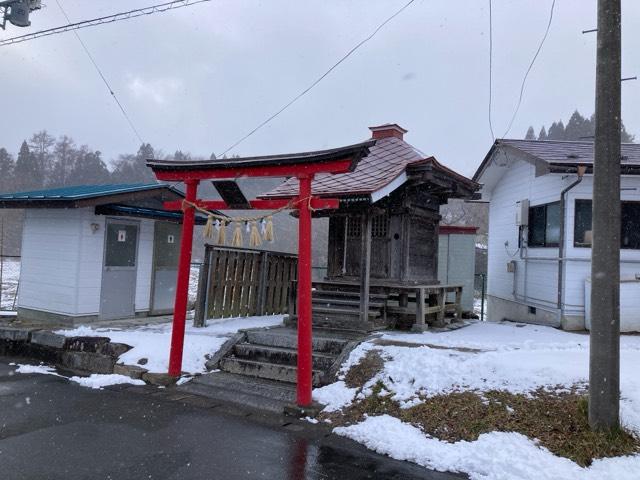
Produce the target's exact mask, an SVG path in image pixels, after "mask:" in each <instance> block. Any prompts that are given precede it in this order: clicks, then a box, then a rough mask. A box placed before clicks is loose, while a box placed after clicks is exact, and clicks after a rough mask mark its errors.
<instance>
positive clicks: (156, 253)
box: [151, 222, 181, 314]
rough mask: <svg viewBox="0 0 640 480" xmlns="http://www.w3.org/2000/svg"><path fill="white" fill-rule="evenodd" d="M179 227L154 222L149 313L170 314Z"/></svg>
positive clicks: (176, 269) (174, 294)
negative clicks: (151, 292)
mask: <svg viewBox="0 0 640 480" xmlns="http://www.w3.org/2000/svg"><path fill="white" fill-rule="evenodd" d="M180 233H181V228H180V225H178V224H175V223H169V222H156V228H155V233H154V236H153V237H154V238H153V283H152V285H153V294H152V295H151V312H152V313H155V314H164V313H171V312H172V311H173V303H174V301H175V298H176V279H177V278H178V258H179V256H180Z"/></svg>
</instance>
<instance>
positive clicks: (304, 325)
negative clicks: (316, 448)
mask: <svg viewBox="0 0 640 480" xmlns="http://www.w3.org/2000/svg"><path fill="white" fill-rule="evenodd" d="M312 180H313V175H309V176H305V177H302V178H299V181H300V193H299V197H298V209H299V210H298V211H299V217H298V382H297V388H298V390H297V403H298V406H300V407H308V406H309V405H311V401H312V398H311V389H312V376H313V362H312V355H313V348H312V337H311V336H312V328H311V322H312V318H311V210H310V209H309V207H310V203H311V181H312Z"/></svg>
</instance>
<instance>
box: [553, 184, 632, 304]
mask: <svg viewBox="0 0 640 480" xmlns="http://www.w3.org/2000/svg"><path fill="white" fill-rule="evenodd" d="M620 183H621V187H622V192H621V194H620V197H621V199H622V200H623V201H624V200H632V201H640V178H637V177H633V176H626V177H622V178H621V182H620ZM634 188H636V189H637V190H628V189H634ZM592 191H593V177H592V176H591V175H587V176H585V178H584V180H583V181H582V183H580V184H579V185H578V186H576V187H575V188H574V189H572V190H571V191H570V192H569V194H568V196H567V244H566V257H567V259H568V260H567V266H566V271H565V272H566V275H565V279H566V281H565V289H564V304H565V312H566V313H567V314H571V315H584V281H585V279H586V278H587V277H588V276H590V275H591V262H590V261H589V260H590V259H591V249H590V248H580V247H574V246H573V243H574V238H573V233H574V232H573V228H574V223H575V200H576V199H591V198H592ZM636 274H640V250H627V249H622V250H620V275H621V277H623V278H625V277H626V278H629V277H631V278H635V275H636ZM639 294H640V292H639ZM639 314H640V312H639Z"/></svg>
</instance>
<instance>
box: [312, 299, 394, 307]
mask: <svg viewBox="0 0 640 480" xmlns="http://www.w3.org/2000/svg"><path fill="white" fill-rule="evenodd" d="M312 303H313V304H314V305H318V306H322V305H326V306H328V307H329V306H333V305H344V306H348V307H354V308H358V309H359V308H360V299H359V298H354V299H344V298H341V299H338V298H330V297H329V296H326V297H324V296H323V297H320V298H317V297H313V299H312ZM382 307H384V303H382V302H369V308H382ZM314 308H315V307H314Z"/></svg>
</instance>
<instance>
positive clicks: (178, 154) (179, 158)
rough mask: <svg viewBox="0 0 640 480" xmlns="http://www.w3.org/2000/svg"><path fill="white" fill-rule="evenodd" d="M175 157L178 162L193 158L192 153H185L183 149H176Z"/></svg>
mask: <svg viewBox="0 0 640 480" xmlns="http://www.w3.org/2000/svg"><path fill="white" fill-rule="evenodd" d="M173 159H174V160H176V161H178V162H184V161H187V160H191V154H190V153H183V152H182V150H176V153H174V154H173Z"/></svg>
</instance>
